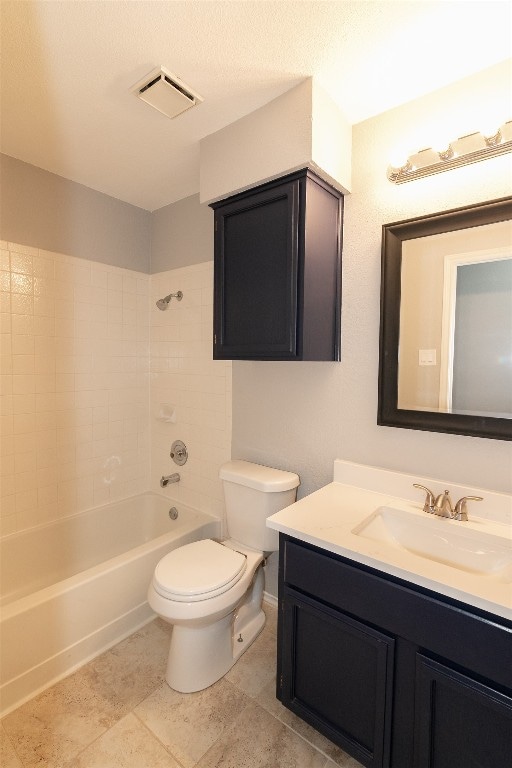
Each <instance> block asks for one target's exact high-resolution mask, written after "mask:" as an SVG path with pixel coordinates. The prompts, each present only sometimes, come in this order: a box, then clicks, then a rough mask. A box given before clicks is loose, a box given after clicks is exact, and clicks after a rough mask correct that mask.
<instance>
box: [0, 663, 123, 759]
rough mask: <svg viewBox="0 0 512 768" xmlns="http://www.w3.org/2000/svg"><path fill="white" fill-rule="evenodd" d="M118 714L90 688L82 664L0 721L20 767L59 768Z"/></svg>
mask: <svg viewBox="0 0 512 768" xmlns="http://www.w3.org/2000/svg"><path fill="white" fill-rule="evenodd" d="M120 716H121V707H120V706H119V704H118V703H117V702H115V701H112V700H111V699H110V698H108V697H104V696H103V695H102V693H101V692H98V691H95V690H94V688H93V687H92V686H91V684H90V681H89V675H88V670H87V667H84V668H83V669H81V670H79V671H78V672H75V674H73V675H70V676H69V677H67V678H66V679H65V680H62V681H61V682H60V683H57V684H56V685H54V686H53V687H52V688H49V689H48V690H47V691H45V692H44V693H41V694H40V695H39V696H36V697H35V698H34V699H32V700H31V701H29V702H27V703H26V704H24V705H23V706H21V707H19V708H18V709H16V710H15V711H14V712H11V714H9V715H7V716H6V717H5V718H4V719H3V720H2V724H3V726H4V728H5V731H6V733H7V735H8V736H9V738H10V740H11V742H12V743H13V744H14V747H15V749H16V752H17V754H18V756H19V758H20V759H21V762H22V763H23V766H24V768H32V767H33V766H45V768H60V766H61V765H63V764H64V763H65V762H66V761H67V760H70V759H71V758H73V757H75V756H76V755H77V754H78V753H79V752H81V751H82V750H83V749H84V747H86V746H88V745H89V744H90V743H91V742H92V741H94V739H96V738H98V736H101V734H102V733H104V732H105V731H106V730H107V729H108V728H110V726H111V725H113V724H114V723H115V722H116V721H117V720H118V719H119V717H120Z"/></svg>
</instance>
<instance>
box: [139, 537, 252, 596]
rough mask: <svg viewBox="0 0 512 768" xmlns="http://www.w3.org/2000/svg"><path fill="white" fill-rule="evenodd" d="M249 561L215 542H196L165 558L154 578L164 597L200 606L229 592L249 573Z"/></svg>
mask: <svg viewBox="0 0 512 768" xmlns="http://www.w3.org/2000/svg"><path fill="white" fill-rule="evenodd" d="M246 567H247V557H246V556H245V555H243V554H242V553H241V552H237V551H236V550H234V549H230V548H228V547H224V546H223V545H222V544H219V543H218V542H216V541H213V540H212V539H202V540H201V541H194V542H192V544H185V545H184V546H182V547H178V549H174V550H173V551H172V552H169V553H168V554H167V555H165V557H163V558H162V559H161V560H160V562H159V563H158V565H157V566H156V568H155V572H154V574H153V587H154V589H155V591H156V592H158V594H159V595H161V596H162V597H165V598H167V599H169V600H176V601H177V602H187V603H189V602H197V601H200V600H208V599H209V598H212V597H215V596H216V595H221V594H222V593H223V592H227V590H228V589H230V588H231V587H232V586H233V585H234V584H236V583H237V581H239V580H240V579H241V577H242V575H243V573H244V571H245V570H246Z"/></svg>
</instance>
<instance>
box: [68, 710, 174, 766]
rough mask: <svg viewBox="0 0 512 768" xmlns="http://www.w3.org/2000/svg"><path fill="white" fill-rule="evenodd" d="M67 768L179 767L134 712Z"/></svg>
mask: <svg viewBox="0 0 512 768" xmlns="http://www.w3.org/2000/svg"><path fill="white" fill-rule="evenodd" d="M66 768H180V765H179V763H177V762H176V760H175V759H174V758H173V757H172V756H171V755H170V754H169V753H168V752H167V750H166V749H165V748H164V747H163V746H162V744H160V742H159V741H158V739H156V738H155V737H154V736H152V735H151V734H150V733H149V731H148V730H147V728H146V727H145V726H144V725H142V723H141V722H140V720H138V719H137V718H136V717H135V715H132V714H129V715H126V717H123V719H122V720H120V721H119V722H118V723H116V725H114V726H113V727H112V728H110V729H109V730H108V731H107V732H106V733H104V734H103V736H100V738H99V739H97V740H96V741H95V742H94V743H93V744H91V746H89V747H87V749H85V750H84V751H83V752H82V753H81V754H80V755H79V756H78V757H77V758H75V759H74V760H73V761H72V762H70V763H68V765H67V766H66Z"/></svg>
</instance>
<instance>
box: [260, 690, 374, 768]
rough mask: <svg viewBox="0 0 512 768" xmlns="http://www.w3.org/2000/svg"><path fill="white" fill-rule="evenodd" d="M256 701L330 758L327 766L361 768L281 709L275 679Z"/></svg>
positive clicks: (321, 736)
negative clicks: (330, 761)
mask: <svg viewBox="0 0 512 768" xmlns="http://www.w3.org/2000/svg"><path fill="white" fill-rule="evenodd" d="M256 701H257V702H258V704H260V705H261V706H262V707H263V708H264V709H266V710H267V712H269V713H270V714H271V715H273V716H274V717H277V718H278V719H279V720H280V721H281V722H282V723H284V724H285V725H286V726H288V728H291V729H292V730H293V731H295V733H297V734H299V736H302V738H303V739H306V741H308V742H309V743H310V744H312V745H313V746H314V747H316V749H319V750H320V751H321V752H323V753H324V754H325V755H326V756H327V757H329V758H331V760H332V761H333V762H332V763H329V765H331V766H335V765H337V766H340V767H341V768H362V766H361V763H359V762H358V761H357V760H355V759H354V758H353V757H350V755H347V753H346V752H345V751H344V750H343V749H341V747H338V746H337V745H336V744H333V743H332V741H330V740H329V739H328V738H327V737H326V736H324V735H323V734H321V733H319V732H318V731H317V730H316V729H315V728H313V727H312V726H311V725H308V723H305V722H304V720H301V719H300V717H297V715H295V714H294V713H293V712H290V710H289V709H287V708H286V707H283V705H282V704H281V702H280V701H279V699H277V698H276V683H275V679H274V680H272V682H271V683H269V684H268V685H266V686H265V688H264V689H263V690H262V691H261V693H260V694H259V695H258V696H257V697H256Z"/></svg>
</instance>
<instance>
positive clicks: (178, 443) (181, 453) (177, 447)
mask: <svg viewBox="0 0 512 768" xmlns="http://www.w3.org/2000/svg"><path fill="white" fill-rule="evenodd" d="M171 459H172V460H173V461H174V463H175V464H178V466H180V467H182V466H183V464H186V462H187V459H188V451H187V446H186V445H185V443H184V442H183V441H182V440H175V441H174V443H173V444H172V445H171Z"/></svg>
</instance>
